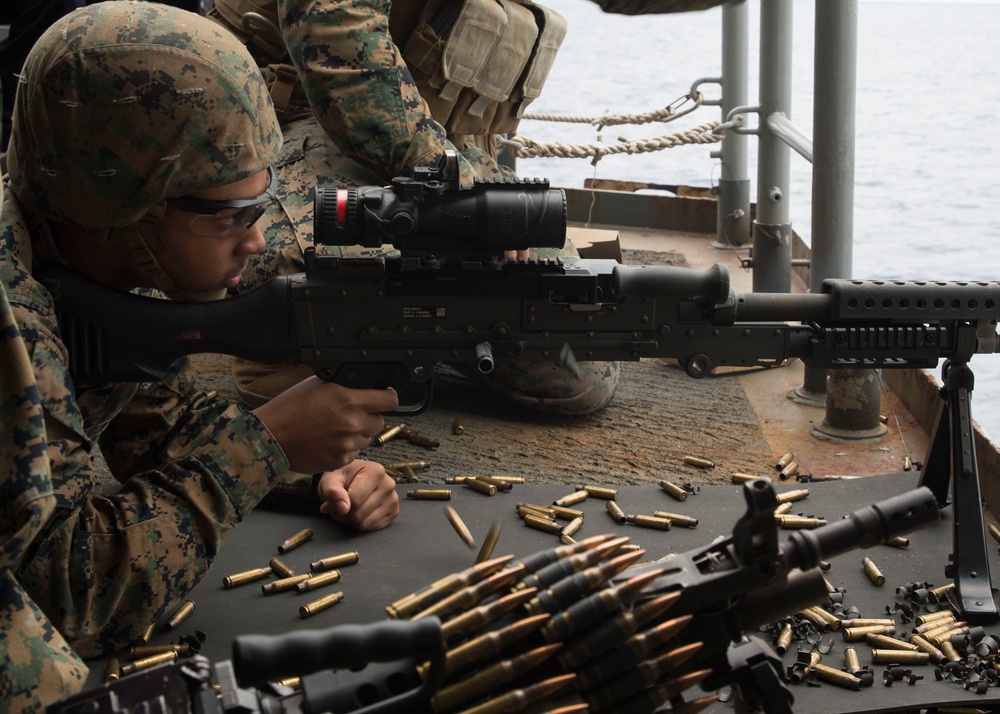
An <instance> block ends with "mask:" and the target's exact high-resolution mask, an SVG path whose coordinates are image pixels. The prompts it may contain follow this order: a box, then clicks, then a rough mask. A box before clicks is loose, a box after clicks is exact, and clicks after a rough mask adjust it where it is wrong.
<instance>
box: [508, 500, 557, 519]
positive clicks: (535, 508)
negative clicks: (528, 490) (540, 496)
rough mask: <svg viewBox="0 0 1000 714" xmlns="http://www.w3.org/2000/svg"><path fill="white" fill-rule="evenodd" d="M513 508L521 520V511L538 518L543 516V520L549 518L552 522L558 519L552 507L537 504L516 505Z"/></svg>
mask: <svg viewBox="0 0 1000 714" xmlns="http://www.w3.org/2000/svg"><path fill="white" fill-rule="evenodd" d="M515 508H516V510H517V515H518V516H520V517H521V518H523V517H524V516H523V515H522V513H521V512H522V510H523V511H528V512H534V513H535V514H537V515H539V516H544V517H545V518H549V519H551V520H553V521H554V520H555V519H556V518H557V517H558V516H557V515H556V511H555V509H554V508H552V506H539V505H538V504H535V503H518V504H517V505H516V506H515Z"/></svg>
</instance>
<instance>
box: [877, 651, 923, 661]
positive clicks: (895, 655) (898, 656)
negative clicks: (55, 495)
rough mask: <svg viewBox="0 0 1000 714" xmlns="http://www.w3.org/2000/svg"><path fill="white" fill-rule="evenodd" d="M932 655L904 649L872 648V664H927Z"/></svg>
mask: <svg viewBox="0 0 1000 714" xmlns="http://www.w3.org/2000/svg"><path fill="white" fill-rule="evenodd" d="M930 661H931V656H930V655H929V654H927V653H926V652H906V651H904V650H880V649H874V650H872V664H927V663H928V662H930Z"/></svg>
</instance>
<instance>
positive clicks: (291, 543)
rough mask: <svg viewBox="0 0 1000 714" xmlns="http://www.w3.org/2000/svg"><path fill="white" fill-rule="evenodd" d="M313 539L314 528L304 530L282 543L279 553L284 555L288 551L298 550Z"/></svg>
mask: <svg viewBox="0 0 1000 714" xmlns="http://www.w3.org/2000/svg"><path fill="white" fill-rule="evenodd" d="M312 537H313V532H312V528H303V529H302V530H300V531H299V532H298V533H296V534H295V535H293V536H292V537H291V538H289V539H288V540H285V541H282V543H281V545H279V546H278V552H279V553H281V554H282V555H284V554H285V553H287V552H288V551H290V550H294V549H295V548H298V547H299V546H300V545H302V544H303V543H305V542H306V541H307V540H309V539H310V538H312Z"/></svg>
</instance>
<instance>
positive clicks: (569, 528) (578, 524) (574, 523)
mask: <svg viewBox="0 0 1000 714" xmlns="http://www.w3.org/2000/svg"><path fill="white" fill-rule="evenodd" d="M581 528H583V518H582V517H580V518H574V519H573V520H571V521H570V522H569V523H567V524H566V525H565V526H563V529H562V533H560V534H559V535H560V537H562V536H567V537H569V536H572V535H574V534H575V533H576V532H577V531H578V530H580V529H581Z"/></svg>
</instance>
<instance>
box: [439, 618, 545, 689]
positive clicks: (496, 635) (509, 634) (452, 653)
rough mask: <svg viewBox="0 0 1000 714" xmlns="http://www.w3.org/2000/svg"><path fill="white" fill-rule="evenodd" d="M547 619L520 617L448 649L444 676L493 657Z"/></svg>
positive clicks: (533, 630)
mask: <svg viewBox="0 0 1000 714" xmlns="http://www.w3.org/2000/svg"><path fill="white" fill-rule="evenodd" d="M548 619H549V616H548V615H535V616H534V617H524V618H520V619H518V620H515V621H514V622H513V623H511V624H510V625H507V626H506V627H501V628H500V629H498V630H490V631H489V632H487V633H486V634H483V635H480V636H479V637H476V638H474V639H471V640H469V641H468V642H463V643H462V644H460V645H458V646H457V647H453V648H451V649H449V650H448V651H447V652H446V653H445V656H444V674H445V676H446V677H447V676H448V675H450V674H452V673H453V672H455V671H456V670H457V669H458V668H459V667H460V666H463V667H464V666H468V667H472V666H475V665H476V664H479V663H480V662H483V661H485V660H486V659H488V658H490V657H493V656H494V655H496V654H497V653H498V652H500V651H501V650H503V649H504V648H505V647H509V646H510V645H512V644H514V643H515V642H517V641H518V640H521V639H523V638H525V637H527V636H528V635H530V634H531V633H532V632H535V631H536V630H538V628H539V627H541V626H542V624H543V623H544V622H545V621H546V620H548Z"/></svg>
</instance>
